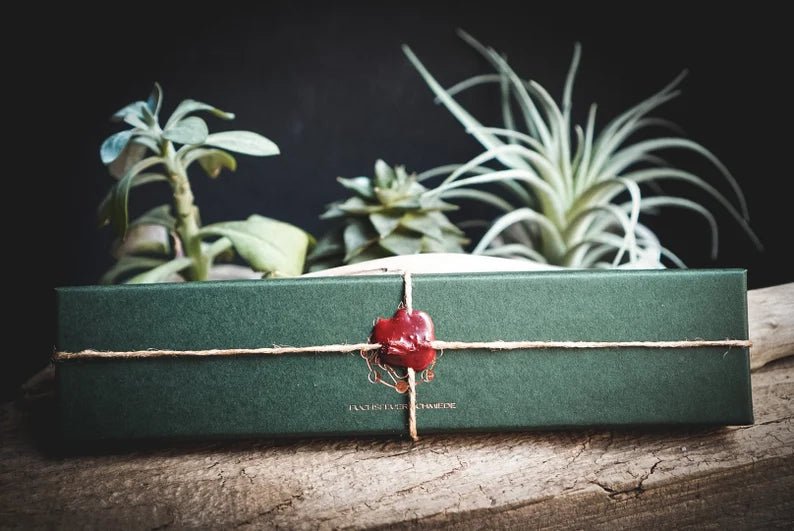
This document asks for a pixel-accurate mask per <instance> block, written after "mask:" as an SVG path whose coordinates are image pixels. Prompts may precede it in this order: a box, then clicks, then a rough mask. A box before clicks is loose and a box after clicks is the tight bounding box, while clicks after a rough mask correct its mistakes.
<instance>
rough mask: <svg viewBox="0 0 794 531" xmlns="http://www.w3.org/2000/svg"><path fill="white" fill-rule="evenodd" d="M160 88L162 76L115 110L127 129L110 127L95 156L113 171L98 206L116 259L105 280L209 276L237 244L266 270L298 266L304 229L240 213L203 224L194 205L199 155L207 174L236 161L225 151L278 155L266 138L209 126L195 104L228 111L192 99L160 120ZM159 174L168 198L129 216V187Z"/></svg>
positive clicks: (283, 271)
mask: <svg viewBox="0 0 794 531" xmlns="http://www.w3.org/2000/svg"><path fill="white" fill-rule="evenodd" d="M162 99H163V93H162V90H161V88H160V85H159V84H155V86H154V90H153V92H152V94H151V96H149V98H148V100H146V101H136V102H134V103H131V104H129V105H127V106H126V107H124V108H122V109H121V110H120V111H118V112H117V113H116V114H114V115H113V120H114V121H119V122H120V121H123V122H125V123H127V124H129V125H131V126H132V129H129V130H125V131H121V132H118V133H116V134H114V135H111V136H110V137H109V138H108V139H107V140H105V142H104V143H103V144H102V147H101V149H100V156H101V158H102V162H103V163H105V164H106V165H108V166H109V168H110V172H111V174H112V175H113V176H114V177H115V178H116V179H117V182H116V183H115V184H114V185H113V187H112V188H111V190H110V192H109V193H108V195H107V197H106V198H105V199H104V201H102V204H101V205H100V207H99V219H100V223H101V224H107V223H112V224H113V226H114V227H115V229H116V232H117V233H118V237H119V239H118V241H117V242H116V244H115V246H114V247H115V255H116V258H117V259H118V262H117V263H116V264H115V265H114V266H113V267H112V268H111V269H110V270H109V271H108V272H107V273H106V274H105V276H104V277H103V279H102V281H103V282H106V283H110V282H116V281H119V280H125V279H126V281H128V282H132V283H141V282H159V281H164V280H167V279H169V278H174V275H179V276H181V277H182V278H183V279H185V280H206V279H207V278H208V275H209V272H210V268H211V267H212V264H213V261H214V260H215V259H216V258H219V257H221V256H228V255H229V254H230V253H231V254H233V251H236V252H237V253H238V254H239V256H240V257H241V258H242V259H243V260H245V261H246V262H247V263H248V264H249V265H250V266H251V268H252V269H253V270H255V271H259V272H262V273H265V274H267V275H298V274H300V273H302V271H303V266H304V262H305V257H306V251H307V248H308V246H309V244H310V240H311V237H310V236H309V235H308V234H306V233H305V232H304V231H302V230H301V229H299V228H297V227H294V226H292V225H289V224H287V223H282V222H280V221H276V220H273V219H269V218H266V217H262V216H258V215H253V216H251V217H249V218H248V219H247V220H245V221H229V222H223V223H214V224H212V225H206V226H204V227H202V226H201V222H200V218H199V210H198V207H197V206H196V205H195V203H194V198H193V191H192V189H191V186H190V180H189V179H188V169H189V168H190V167H191V165H192V164H193V163H195V162H197V163H198V164H199V165H200V166H201V167H202V168H203V169H204V171H205V172H206V173H207V175H209V176H210V177H213V178H214V177H217V176H218V175H220V173H221V170H222V169H224V168H226V169H228V170H231V171H234V170H235V169H236V168H237V161H236V160H235V158H234V157H233V156H232V155H231V154H230V153H229V152H230V151H232V152H235V153H241V154H245V155H253V156H258V157H266V156H271V155H277V154H278V153H279V149H278V147H277V146H276V144H274V143H273V142H272V141H270V140H268V139H267V138H265V137H263V136H261V135H258V134H256V133H252V132H249V131H224V132H220V133H212V134H210V133H209V130H208V128H207V123H206V122H205V121H204V120H203V119H202V118H200V117H198V116H194V114H195V113H197V112H208V113H210V114H212V115H214V116H216V117H218V118H221V119H224V120H231V119H233V118H234V115H233V114H232V113H228V112H224V111H221V110H220V109H216V108H215V107H213V106H211V105H208V104H206V103H201V102H198V101H195V100H184V101H182V102H181V103H180V104H179V105H178V106H177V107H176V109H175V110H174V112H173V113H172V114H171V116H170V117H169V118H168V120H166V123H165V125H164V126H160V122H159V114H160V110H161V107H162ZM158 181H164V182H167V183H169V184H170V185H171V189H172V191H173V204H172V205H168V204H165V205H162V206H158V207H156V208H153V209H151V210H149V211H148V212H146V213H144V214H143V215H142V216H140V217H139V218H137V219H136V220H134V221H132V222H130V221H129V207H128V198H129V193H130V190H132V188H135V187H137V186H140V185H143V184H147V183H152V182H158Z"/></svg>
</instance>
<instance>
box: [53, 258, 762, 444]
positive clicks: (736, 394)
mask: <svg viewBox="0 0 794 531" xmlns="http://www.w3.org/2000/svg"><path fill="white" fill-rule="evenodd" d="M412 293H413V306H414V308H416V309H417V310H423V311H425V312H427V313H428V314H429V315H430V316H431V317H432V319H433V321H434V323H435V330H436V336H437V338H438V339H440V340H447V341H463V342H483V341H486V342H488V341H528V340H531V341H576V342H580V341H597V342H618V343H620V342H629V341H630V342H647V341H692V340H709V341H722V340H726V339H732V340H743V339H746V338H747V306H746V276H745V272H744V271H741V270H658V271H565V272H517V273H476V274H445V275H438V274H433V275H414V276H413V279H412ZM402 299H403V279H402V278H401V277H400V276H399V275H389V276H364V277H324V278H295V279H273V280H261V281H225V282H197V283H183V284H151V285H136V286H131V285H123V286H110V287H98V286H87V287H73V288H61V289H58V297H57V300H58V337H57V346H56V350H57V351H58V353H59V354H58V355H56V367H57V381H58V393H59V409H60V422H61V427H62V433H63V435H64V437H65V438H66V439H67V440H71V441H83V440H105V439H116V440H119V439H134V438H163V437H178V438H187V437H202V438H203V437H242V436H306V435H319V436H329V435H373V434H384V435H401V434H406V433H407V418H408V405H407V404H408V395H407V394H400V393H398V392H397V391H395V390H394V389H392V388H390V387H387V386H385V385H380V384H379V382H377V381H374V380H373V379H372V378H371V377H370V373H369V367H368V365H367V360H366V359H364V357H363V356H362V354H361V353H359V352H346V353H341V352H330V353H316V352H309V353H288V354H281V355H271V354H250V353H249V354H246V353H244V352H243V353H240V352H238V353H236V354H233V355H209V356H191V355H180V354H179V352H184V353H185V354H187V353H190V352H196V351H204V350H208V349H221V350H230V349H231V350H233V349H256V348H261V347H272V346H273V345H290V346H319V345H339V344H356V343H365V342H367V340H368V338H369V337H370V334H371V332H372V327H373V321H374V320H375V319H376V318H378V317H380V316H384V317H389V316H391V315H392V314H393V313H394V311H395V309H396V308H397V306H398V305H399V304H400V302H401V301H402ZM88 349H91V350H95V351H108V352H112V353H115V354H119V356H114V357H109V358H100V359H96V358H93V357H91V356H82V355H81V352H82V351H85V350H88ZM148 349H154V350H173V351H178V352H177V353H176V354H174V355H169V356H157V357H143V358H140V357H125V356H124V355H123V354H124V353H125V352H127V353H129V352H132V351H145V350H148ZM62 353H72V354H70V355H63V354H62ZM434 372H435V378H434V379H433V380H432V381H431V382H421V383H420V384H419V385H417V387H416V397H417V404H416V422H417V427H418V431H419V433H420V435H421V434H422V433H434V432H448V431H498V430H525V429H549V428H569V427H592V426H637V425H693V424H696V425H737V424H750V423H752V421H753V414H752V398H751V394H750V373H749V356H748V349H747V348H746V347H737V346H724V345H721V346H706V347H702V346H700V347H695V346H687V344H685V345H684V346H683V347H682V346H679V347H677V348H672V347H670V348H648V347H646V346H633V347H629V346H610V347H601V348H588V349H584V348H570V349H563V348H537V349H513V350H498V351H494V350H490V349H462V350H447V351H446V352H443V353H440V356H439V359H438V361H437V364H436V366H435V368H434Z"/></svg>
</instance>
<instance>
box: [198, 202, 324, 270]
mask: <svg viewBox="0 0 794 531" xmlns="http://www.w3.org/2000/svg"><path fill="white" fill-rule="evenodd" d="M207 236H224V237H226V238H229V240H231V242H232V245H234V248H235V249H236V250H237V253H238V254H239V255H240V256H241V257H242V258H243V259H244V260H245V261H246V262H248V264H249V265H250V266H251V267H252V268H253V269H255V270H257V271H263V272H276V273H279V274H282V275H300V274H301V273H302V272H303V265H304V262H305V261H306V251H307V249H308V247H309V242H310V240H311V239H310V236H309V235H308V234H307V233H306V232H304V231H302V230H301V229H299V228H297V227H295V226H294V225H290V224H288V223H283V222H281V221H276V220H274V219H270V218H266V217H263V216H257V215H254V216H251V217H249V218H248V219H247V220H245V221H227V222H224V223H215V224H213V225H208V226H206V227H204V228H203V229H201V230H200V231H199V237H202V238H204V237H207Z"/></svg>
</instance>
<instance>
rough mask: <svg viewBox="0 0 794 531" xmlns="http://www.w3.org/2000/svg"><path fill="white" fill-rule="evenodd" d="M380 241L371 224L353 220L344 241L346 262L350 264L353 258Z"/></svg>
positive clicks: (347, 228)
mask: <svg viewBox="0 0 794 531" xmlns="http://www.w3.org/2000/svg"><path fill="white" fill-rule="evenodd" d="M377 239H378V236H377V234H375V231H373V230H372V228H371V227H370V225H369V223H367V222H366V221H365V220H363V219H351V220H350V221H349V224H348V225H347V227H345V232H344V234H343V240H344V242H345V250H346V251H347V252H346V253H345V258H344V261H345V263H347V262H349V261H350V259H351V258H353V257H354V256H356V255H357V254H359V253H361V251H363V250H364V249H365V248H366V247H367V246H369V245H371V244H372V243H373V242H375V241H376V240H377Z"/></svg>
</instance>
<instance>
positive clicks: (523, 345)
mask: <svg viewBox="0 0 794 531" xmlns="http://www.w3.org/2000/svg"><path fill="white" fill-rule="evenodd" d="M402 278H403V305H404V307H405V309H406V310H408V312H412V311H413V282H412V278H411V273H410V272H408V271H406V272H405V273H403V275H402ZM751 346H752V341H750V340H747V339H718V340H705V339H694V340H677V341H501V340H500V341H442V340H434V341H430V347H432V348H434V349H436V350H492V351H497V350H539V349H577V350H587V349H599V348H650V349H678V348H708V347H727V348H731V347H743V348H749V347H751ZM381 347H382V345H381V344H380V343H339V344H336V345H311V346H305V347H291V346H281V345H274V346H272V347H257V348H231V349H217V348H216V349H204V350H172V349H146V350H128V351H105V350H95V349H84V350H80V351H78V352H64V351H56V352H55V353H54V354H53V360H54V361H65V360H77V359H80V360H83V359H99V358H114V359H126V358H163V357H172V356H180V357H182V356H189V357H213V356H249V355H266V356H279V355H284V354H328V353H349V352H369V351H373V350H378V349H380V348H381ZM407 375H408V433H409V435H410V437H411V440H413V441H417V440H418V439H419V437H418V435H417V428H416V372H415V371H414V370H413V369H411V368H408V369H407Z"/></svg>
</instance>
